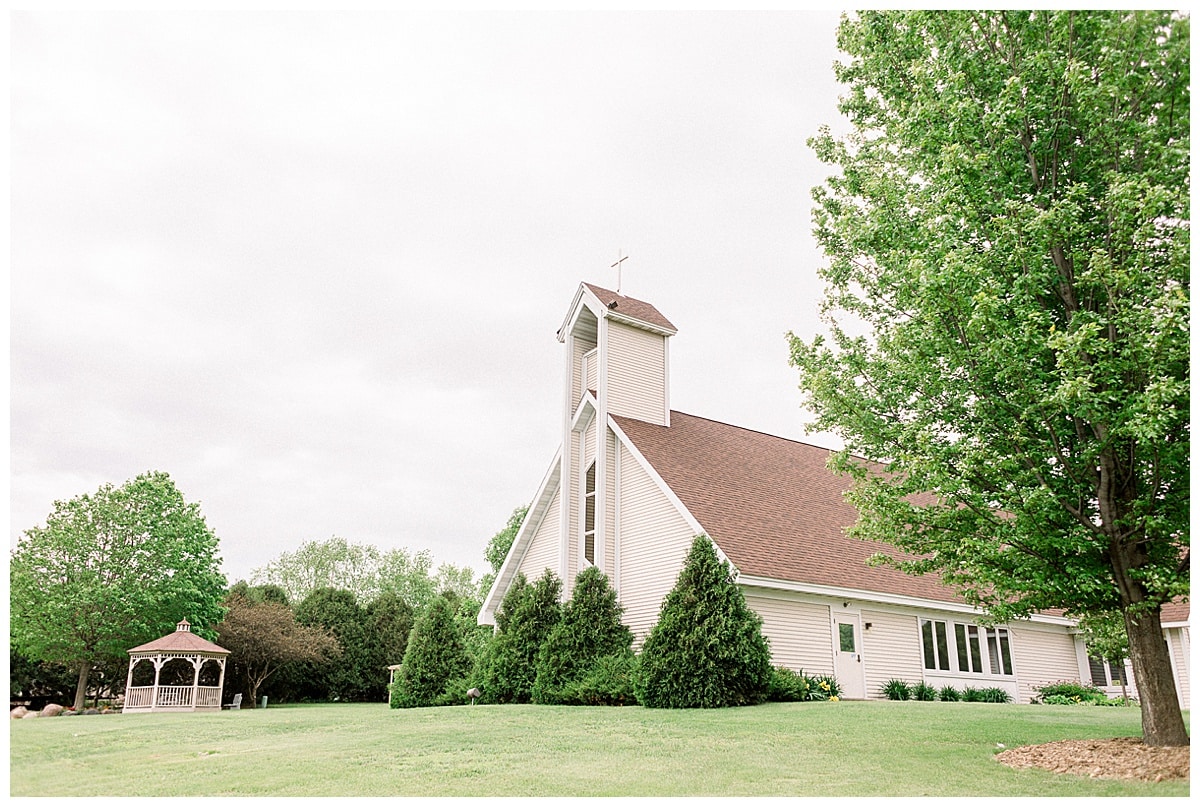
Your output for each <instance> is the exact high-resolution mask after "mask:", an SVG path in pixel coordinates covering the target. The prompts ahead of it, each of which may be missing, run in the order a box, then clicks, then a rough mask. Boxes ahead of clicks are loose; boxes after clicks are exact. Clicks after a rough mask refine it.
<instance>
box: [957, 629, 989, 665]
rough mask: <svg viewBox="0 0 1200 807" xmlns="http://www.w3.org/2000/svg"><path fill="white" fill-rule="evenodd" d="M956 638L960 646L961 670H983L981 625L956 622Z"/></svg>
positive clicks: (959, 662)
mask: <svg viewBox="0 0 1200 807" xmlns="http://www.w3.org/2000/svg"><path fill="white" fill-rule="evenodd" d="M954 639H955V644H956V645H957V647H958V669H959V671H960V672H974V673H981V672H983V656H982V654H981V653H980V650H979V627H978V626H977V625H964V624H962V623H961V622H955V623H954Z"/></svg>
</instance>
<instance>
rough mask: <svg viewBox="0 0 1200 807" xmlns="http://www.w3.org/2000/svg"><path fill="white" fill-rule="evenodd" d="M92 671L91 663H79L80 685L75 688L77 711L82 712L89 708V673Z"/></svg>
mask: <svg viewBox="0 0 1200 807" xmlns="http://www.w3.org/2000/svg"><path fill="white" fill-rule="evenodd" d="M91 671H92V663H91V662H90V661H81V662H79V684H78V685H77V686H76V687H75V706H74V708H75V711H76V712H82V711H83V710H84V709H85V708H86V707H87V684H88V673H90V672H91Z"/></svg>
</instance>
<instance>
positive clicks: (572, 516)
mask: <svg viewBox="0 0 1200 807" xmlns="http://www.w3.org/2000/svg"><path fill="white" fill-rule="evenodd" d="M570 440H571V448H570V452H571V453H570V457H571V462H570V467H569V468H568V473H567V480H566V482H565V483H564V484H563V486H562V489H563V491H565V495H566V497H567V506H566V512H567V523H566V534H567V536H566V537H567V546H566V558H565V561H566V565H565V566H563V567H560V568H559V569H557V570H555V573H556V574H558V575H559V576H560V577H562V578H563V581H562V583H563V594H564V596H566V597H569V596H570V591H571V583H572V582H573V581H574V579H575V575H576V574H577V573H578V571H579V535H580V520H581V519H582V518H583V515H582V511H581V509H580V507H579V505H580V498H579V492H580V491H581V490H582V489H583V475H582V470H583V468H582V466H581V462H582V458H583V434H582V433H581V432H577V431H572V432H571V433H570Z"/></svg>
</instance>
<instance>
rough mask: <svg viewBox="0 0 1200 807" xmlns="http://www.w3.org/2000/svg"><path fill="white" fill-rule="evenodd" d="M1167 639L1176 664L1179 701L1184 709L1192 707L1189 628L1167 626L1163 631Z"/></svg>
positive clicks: (1176, 687)
mask: <svg viewBox="0 0 1200 807" xmlns="http://www.w3.org/2000/svg"><path fill="white" fill-rule="evenodd" d="M1163 634H1165V636H1166V639H1167V647H1168V648H1170V650H1171V660H1172V661H1173V662H1174V666H1175V689H1176V690H1177V691H1178V693H1179V703H1180V705H1181V706H1183V708H1184V709H1190V708H1192V694H1191V684H1192V681H1191V678H1192V676H1191V670H1190V669H1189V665H1190V664H1191V651H1192V646H1191V641H1190V636H1189V635H1188V629H1187V628H1167V629H1166V630H1164V631H1163Z"/></svg>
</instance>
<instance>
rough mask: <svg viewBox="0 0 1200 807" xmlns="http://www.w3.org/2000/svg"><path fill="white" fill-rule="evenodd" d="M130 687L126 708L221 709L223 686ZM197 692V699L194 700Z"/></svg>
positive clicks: (126, 693) (126, 691)
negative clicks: (156, 696)
mask: <svg viewBox="0 0 1200 807" xmlns="http://www.w3.org/2000/svg"><path fill="white" fill-rule="evenodd" d="M154 689H155V688H154V687H152V686H148V687H129V688H127V689H126V690H125V709H126V710H130V709H191V708H196V709H220V708H221V687H162V686H160V687H158V698H157V699H155V696H154ZM193 692H195V697H196V701H195V703H193V702H192V693H193Z"/></svg>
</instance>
